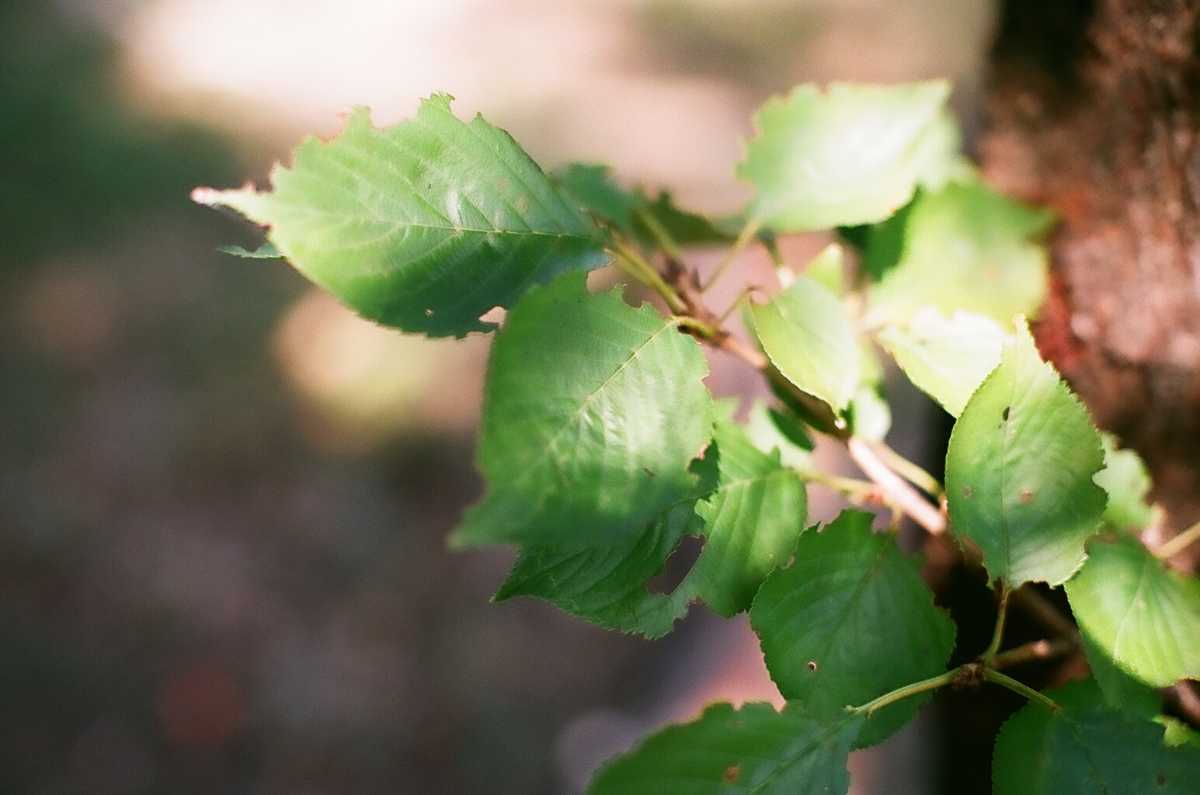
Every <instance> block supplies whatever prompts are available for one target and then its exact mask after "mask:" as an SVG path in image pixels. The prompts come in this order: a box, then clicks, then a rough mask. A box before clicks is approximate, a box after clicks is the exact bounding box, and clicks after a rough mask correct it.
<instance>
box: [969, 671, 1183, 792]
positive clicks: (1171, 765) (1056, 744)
mask: <svg viewBox="0 0 1200 795" xmlns="http://www.w3.org/2000/svg"><path fill="white" fill-rule="evenodd" d="M1080 684H1083V685H1087V684H1089V683H1080ZM1071 689H1072V687H1071V686H1068V687H1067V688H1064V689H1063V691H1058V692H1051V693H1049V695H1050V696H1051V697H1052V698H1055V699H1057V700H1059V701H1060V703H1063V704H1064V707H1065V708H1064V709H1063V711H1062V712H1061V713H1058V714H1055V713H1053V712H1051V711H1050V710H1048V709H1046V708H1045V707H1044V706H1042V705H1041V704H1037V703H1030V704H1027V705H1026V706H1024V707H1022V708H1021V709H1020V710H1019V711H1018V712H1017V713H1016V714H1015V715H1013V716H1012V717H1011V718H1009V719H1008V722H1007V723H1005V724H1004V726H1003V727H1002V728H1001V729H1000V734H999V735H998V736H997V737H996V750H995V755H994V757H993V759H992V783H993V790H992V791H993V792H994V793H995V795H1095V793H1112V794H1113V795H1117V794H1118V793H1120V794H1121V795H1125V794H1126V793H1128V795H1142V793H1156V795H1157V794H1161V795H1186V793H1193V792H1195V791H1196V782H1197V780H1198V779H1200V749H1196V748H1192V747H1181V748H1171V747H1168V746H1167V744H1166V743H1165V742H1164V740H1163V728H1162V726H1159V725H1156V724H1155V723H1153V722H1152V721H1150V720H1146V719H1142V718H1136V717H1133V716H1128V715H1122V714H1120V713H1117V712H1111V711H1109V710H1108V709H1106V708H1104V707H1103V706H1099V705H1095V704H1094V703H1093V704H1090V705H1089V704H1088V703H1086V700H1085V699H1083V698H1070V697H1069V696H1070V691H1071Z"/></svg>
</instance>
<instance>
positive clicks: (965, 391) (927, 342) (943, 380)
mask: <svg viewBox="0 0 1200 795" xmlns="http://www.w3.org/2000/svg"><path fill="white" fill-rule="evenodd" d="M1005 336H1006V335H1005V334H1004V332H1003V331H1002V330H1001V329H1000V327H999V326H998V325H996V324H995V322H993V321H992V320H990V319H989V318H986V317H983V316H981V315H972V314H970V313H967V312H955V313H954V314H953V315H952V316H951V317H950V318H948V319H947V318H946V317H945V316H943V315H942V313H941V312H939V311H938V310H936V309H934V308H932V307H926V308H925V309H922V310H920V311H919V312H917V313H916V314H915V315H913V317H912V319H911V320H909V321H908V323H906V324H903V325H895V326H887V327H886V328H884V329H883V331H881V332H880V333H879V343H880V344H881V345H882V346H883V347H884V348H886V349H887V351H888V353H890V354H891V355H892V358H894V359H895V360H896V364H898V365H899V366H900V369H901V370H903V371H904V374H905V375H907V376H908V378H909V380H910V381H912V382H913V384H915V385H916V386H917V388H918V389H920V390H921V391H922V392H924V393H925V394H927V395H929V396H930V397H932V398H933V399H934V400H936V401H937V402H938V403H940V404H942V406H943V408H945V409H946V411H948V412H949V413H950V415H951V416H953V417H957V416H958V415H959V414H962V410H963V407H964V406H966V405H967V400H968V399H969V398H970V397H971V395H972V393H974V392H975V390H976V389H978V388H979V385H980V384H981V383H983V379H984V378H986V377H987V375H988V373H990V372H991V371H992V370H994V369H995V368H996V365H998V364H1000V349H1001V348H1002V347H1003V345H1004V340H1005Z"/></svg>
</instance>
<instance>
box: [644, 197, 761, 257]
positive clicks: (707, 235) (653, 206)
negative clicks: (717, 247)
mask: <svg viewBox="0 0 1200 795" xmlns="http://www.w3.org/2000/svg"><path fill="white" fill-rule="evenodd" d="M637 197H638V199H639V200H640V201H641V205H640V207H639V208H638V209H639V212H638V213H637V214H636V215H635V216H634V232H635V233H636V234H637V237H638V239H639V240H641V241H642V242H643V243H647V244H650V243H653V242H654V241H655V236H654V233H653V232H652V231H651V230H650V224H651V223H657V224H658V225H659V226H661V227H662V228H663V229H665V230H666V232H667V234H669V235H670V236H671V239H672V240H674V241H675V242H676V243H678V244H679V245H681V246H704V245H713V244H717V243H728V242H730V241H732V240H733V239H734V238H736V237H737V233H738V230H739V229H740V228H741V224H742V221H741V219H728V220H726V219H717V220H713V219H710V218H707V217H705V216H703V215H700V214H699V213H694V212H692V211H690V210H684V209H682V208H680V207H679V206H678V205H676V204H675V200H674V198H672V196H671V193H670V192H669V191H659V193H658V196H656V197H655V198H654V199H650V198H649V197H647V196H645V195H644V194H642V193H641V191H637Z"/></svg>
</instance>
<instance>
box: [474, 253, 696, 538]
mask: <svg viewBox="0 0 1200 795" xmlns="http://www.w3.org/2000/svg"><path fill="white" fill-rule="evenodd" d="M707 369H708V368H707V365H706V363H705V360H704V355H703V354H702V353H701V351H700V347H699V345H698V344H697V343H696V341H695V340H694V339H692V338H691V337H689V336H687V335H685V334H681V333H679V330H678V329H677V327H676V326H675V324H674V322H673V321H671V320H669V319H665V318H663V317H661V316H660V315H658V314H657V313H656V312H655V311H654V310H653V308H651V307H650V306H643V307H641V308H640V309H634V308H632V307H630V306H629V305H628V304H626V303H625V302H624V301H623V300H622V298H621V295H620V292H619V291H611V292H608V293H604V294H600V295H592V294H589V293H588V291H587V286H586V284H585V280H584V275H583V274H581V273H576V274H570V275H567V276H564V277H562V278H560V279H558V280H556V281H555V282H554V283H552V284H550V285H547V286H545V287H542V288H539V289H536V290H534V291H532V292H530V293H529V294H528V295H527V296H526V297H525V298H524V299H523V300H522V301H521V302H520V303H519V304H518V305H517V307H516V308H515V309H514V310H513V311H512V312H510V313H509V316H508V320H507V322H506V324H505V327H504V329H503V330H502V331H501V332H500V334H499V335H497V338H496V342H495V344H494V345H493V347H492V356H491V362H490V365H489V368H488V379H487V386H486V390H485V396H484V413H483V429H482V436H481V439H480V443H479V466H480V469H481V470H482V472H483V474H484V476H485V478H486V479H487V483H488V489H487V494H486V496H485V499H484V501H483V502H482V503H481V504H479V505H476V506H475V507H473V508H472V509H471V510H470V511H469V512H468V513H467V516H466V517H465V519H464V521H463V524H462V526H461V527H460V528H459V529H458V530H457V531H456V533H455V537H454V539H455V541H456V542H457V543H459V544H477V543H489V542H491V543H496V542H515V543H525V544H530V545H539V544H546V543H553V544H559V545H563V546H569V545H572V544H573V545H575V546H577V547H578V548H585V547H596V546H603V545H605V544H624V543H628V541H629V540H630V539H631V538H633V537H635V536H637V535H638V534H640V533H641V532H643V531H644V528H646V527H647V526H648V525H649V524H650V522H652V521H653V520H654V519H655V518H656V517H658V516H660V515H661V514H662V513H663V512H664V511H666V510H667V509H668V508H669V507H671V505H673V504H674V503H676V502H677V501H678V500H680V499H681V498H683V497H685V496H687V495H688V494H690V493H692V490H693V489H694V487H695V478H694V476H693V475H692V474H691V473H689V472H688V464H689V462H690V461H691V460H692V459H693V458H695V457H696V456H698V455H699V454H700V452H701V449H702V448H703V447H704V445H705V444H707V442H708V440H709V438H710V434H711V427H712V421H711V416H710V402H711V401H710V398H709V396H708V391H707V390H706V389H705V387H704V385H703V384H702V383H701V379H702V378H703V377H704V376H705V374H706V373H707Z"/></svg>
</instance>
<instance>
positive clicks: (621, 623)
mask: <svg viewBox="0 0 1200 795" xmlns="http://www.w3.org/2000/svg"><path fill="white" fill-rule="evenodd" d="M693 504H694V502H693V501H687V502H683V503H681V504H679V505H677V506H675V507H674V508H672V509H671V510H669V511H667V513H666V514H664V515H663V516H662V517H660V518H659V519H658V520H656V521H654V522H652V523H651V524H650V526H649V527H648V528H647V529H646V531H645V532H644V533H643V534H642V535H641V536H640V537H637V538H635V539H633V540H632V541H631V542H630V543H629V544H628V545H621V546H611V545H609V546H602V547H594V548H592V547H588V548H583V549H579V548H576V547H573V546H569V547H566V548H561V547H556V546H533V547H529V548H527V549H524V550H522V551H521V554H520V555H519V557H518V558H517V562H516V564H515V565H514V566H513V570H512V573H511V574H509V576H508V580H507V581H505V583H504V585H502V586H501V587H500V590H499V591H498V592H497V593H496V597H495V600H496V601H497V602H502V601H504V600H506V599H511V598H512V597H514V596H532V597H537V598H541V599H545V600H546V601H548V602H551V603H553V604H554V605H556V606H557V607H558V608H559V609H561V610H565V611H566V612H568V613H571V614H572V615H575V616H578V617H579V618H582V619H584V620H586V621H590V622H592V623H593V624H597V625H599V626H601V627H604V628H605V629H612V630H619V631H621V632H630V633H636V634H639V635H644V636H645V637H647V638H659V637H662V636H663V635H666V634H667V633H668V632H670V631H671V629H672V628H673V627H674V625H675V621H676V620H678V619H680V618H682V617H683V616H684V614H685V613H687V610H688V604H689V600H688V598H687V595H686V594H685V593H684V592H683V591H680V590H678V589H676V593H675V594H662V593H651V592H650V591H649V590H648V589H647V587H646V585H647V582H648V581H649V580H650V579H651V578H653V577H655V576H657V575H658V574H659V573H661V572H662V570H663V566H664V565H665V564H666V562H667V559H668V558H669V557H670V555H671V553H672V551H674V549H675V547H676V546H677V545H678V544H679V541H680V539H681V538H683V536H684V534H685V533H686V532H687V530H688V528H689V527H690V526H691V524H692V522H693V521H695V515H694V513H693Z"/></svg>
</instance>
